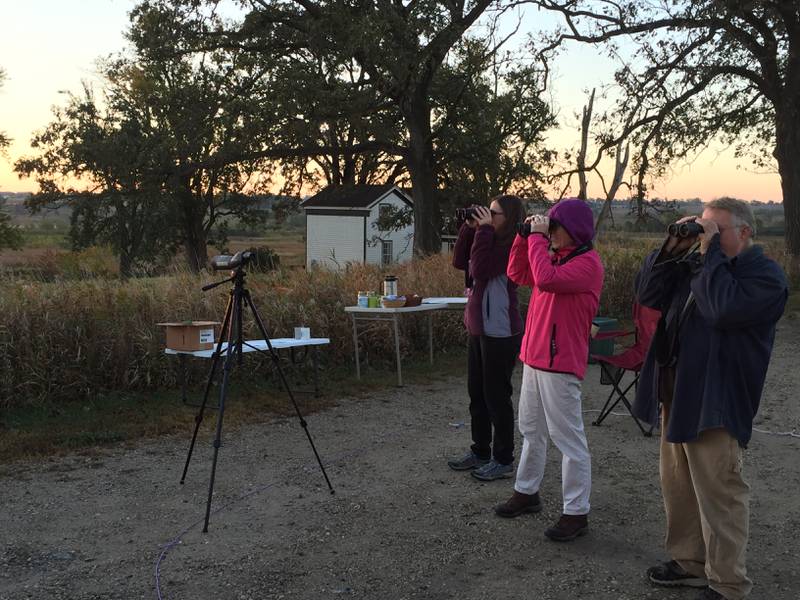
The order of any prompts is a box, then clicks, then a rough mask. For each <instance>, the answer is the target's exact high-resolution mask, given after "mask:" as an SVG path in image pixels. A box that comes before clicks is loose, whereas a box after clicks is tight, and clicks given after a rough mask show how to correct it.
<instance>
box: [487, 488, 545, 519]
mask: <svg viewBox="0 0 800 600" xmlns="http://www.w3.org/2000/svg"><path fill="white" fill-rule="evenodd" d="M540 510H542V503H541V501H540V500H539V492H536V493H535V494H523V493H522V492H518V491H517V490H514V494H513V495H512V496H511V498H509V499H508V500H506V501H505V502H503V503H502V504H498V505H497V506H495V507H494V514H496V515H497V516H498V517H503V518H506V519H513V518H514V517H518V516H520V515H523V514H525V513H537V512H539V511H540Z"/></svg>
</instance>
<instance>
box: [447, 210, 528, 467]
mask: <svg viewBox="0 0 800 600" xmlns="http://www.w3.org/2000/svg"><path fill="white" fill-rule="evenodd" d="M474 210H475V216H474V217H472V218H470V219H467V221H466V222H465V223H464V224H463V225H462V226H461V230H460V231H459V232H458V240H457V241H456V245H455V248H454V249H453V266H454V267H455V268H457V269H461V270H463V271H465V272H466V284H467V285H466V287H467V295H468V299H467V307H466V310H465V311H464V324H465V325H466V327H467V332H468V333H469V351H468V360H467V388H468V391H469V397H470V403H469V412H470V416H471V417H472V442H473V443H472V446H471V448H470V450H469V452H467V453H466V455H464V456H463V457H461V458H457V459H454V460H450V461H448V463H447V464H448V465H449V466H450V468H451V469H454V470H456V471H472V475H473V477H475V478H477V479H480V480H482V481H491V480H494V479H500V478H503V477H510V476H511V475H512V474H513V472H514V467H513V463H514V408H513V406H512V404H511V393H512V391H513V389H512V385H511V375H512V373H513V371H514V365H515V364H516V362H517V355H518V354H519V345H520V339H521V338H522V319H521V318H520V314H519V308H518V306H517V285H516V284H515V283H514V282H512V281H511V280H510V279H508V277H507V276H506V266H507V265H508V257H509V254H510V252H511V245H512V243H513V241H514V236H515V235H516V225H517V223H519V222H521V221H522V218H523V217H524V210H523V207H522V201H521V200H520V199H519V198H518V197H517V196H499V197H498V198H495V199H494V200H493V201H492V203H491V205H490V207H489V208H486V207H485V206H476V207H474ZM493 429H494V431H492V430H493Z"/></svg>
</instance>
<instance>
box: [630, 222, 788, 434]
mask: <svg viewBox="0 0 800 600" xmlns="http://www.w3.org/2000/svg"><path fill="white" fill-rule="evenodd" d="M637 282H638V283H637V296H638V300H639V302H640V303H641V304H643V305H644V306H649V307H651V308H656V309H658V310H660V311H662V323H660V324H659V325H660V326H659V329H658V331H657V332H656V335H655V336H654V338H653V342H652V344H651V346H650V349H649V351H648V353H647V358H646V359H645V362H644V365H643V367H642V372H641V379H640V383H639V386H638V390H637V393H636V401H635V403H634V407H633V409H634V414H635V415H636V416H637V417H639V418H640V419H642V420H644V421H646V422H648V423H651V424H655V423H656V422H657V419H658V389H659V381H658V379H659V374H660V368H659V364H658V362H657V360H656V355H657V350H658V349H661V353H660V356H659V359H661V360H662V361H663V359H664V356H663V355H664V354H665V353H666V352H664V350H665V349H671V350H672V352H673V354H674V357H675V361H676V362H675V393H674V397H673V401H672V405H671V408H670V417H669V423H668V424H667V430H666V432H665V434H666V436H667V441H669V442H672V443H679V442H689V441H692V440H694V439H696V438H697V436H698V435H699V434H700V432H701V431H704V430H706V429H713V428H718V427H725V428H726V429H727V430H728V431H729V432H730V434H731V435H732V436H733V437H735V438H736V439H737V440H739V444H740V445H742V446H746V445H747V443H748V442H749V441H750V436H751V435H752V431H753V417H755V415H756V412H757V411H758V406H759V403H760V401H761V391H762V389H763V387H764V379H765V378H766V375H767V367H768V365H769V358H770V354H771V353H772V345H773V342H774V340H775V324H776V323H777V321H778V319H779V318H780V317H781V315H782V314H783V309H784V307H785V305H786V300H787V297H788V286H787V283H786V277H785V275H784V273H783V270H782V269H781V268H780V266H779V265H778V264H777V263H776V262H775V261H773V260H771V259H769V258H767V257H766V256H764V253H763V251H762V249H761V248H760V247H759V246H752V247H750V248H748V249H747V250H745V251H744V252H742V253H741V254H739V255H738V256H737V257H734V258H732V259H729V258H727V257H726V256H725V255H724V254H723V253H722V250H721V248H720V245H719V236H715V237H714V239H712V240H711V243H710V245H709V247H708V250H707V252H706V254H705V256H704V257H700V256H699V255H696V254H695V255H691V256H689V257H687V258H686V259H682V260H675V259H666V260H664V259H663V257H662V258H661V259H659V251H656V252H654V253H652V254H650V255H649V256H648V257H647V258H646V259H645V261H644V265H643V267H642V270H641V271H640V272H639V276H638V280H637ZM690 291H691V293H692V294H693V296H694V300H693V302H689V303H688V304H687V299H688V298H689V292H690ZM679 320H680V321H681V324H680V327H677V323H678V321H679ZM676 329H677V334H676V335H675V336H674V338H675V339H674V340H672V339H670V337H672V336H673V333H674V332H675V330H676Z"/></svg>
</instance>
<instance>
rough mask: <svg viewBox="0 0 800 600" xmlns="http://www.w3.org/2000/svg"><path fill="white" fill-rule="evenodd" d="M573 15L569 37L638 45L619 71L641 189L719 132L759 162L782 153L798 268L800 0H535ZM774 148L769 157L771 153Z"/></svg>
mask: <svg viewBox="0 0 800 600" xmlns="http://www.w3.org/2000/svg"><path fill="white" fill-rule="evenodd" d="M532 3H534V4H536V5H538V6H540V7H543V8H546V9H548V10H551V11H555V12H557V13H558V14H560V15H561V16H562V17H563V19H564V23H565V25H566V28H565V30H564V31H562V32H560V33H559V34H558V35H557V36H556V38H555V39H554V40H553V41H552V43H551V44H550V45H549V46H548V49H552V48H555V47H557V46H558V45H560V44H561V43H563V42H564V41H566V40H576V41H580V42H585V43H591V44H608V45H609V47H610V48H611V51H612V52H614V53H615V54H616V53H620V52H624V51H625V50H626V49H627V48H633V50H632V56H631V57H630V60H628V61H626V62H625V64H624V65H623V66H622V67H621V68H620V70H619V71H618V72H617V74H616V81H617V83H618V84H619V86H620V88H621V90H622V94H621V100H620V110H621V111H624V112H625V114H626V115H628V117H629V118H628V119H627V123H626V127H625V128H624V130H623V131H621V132H619V135H618V136H616V137H615V138H614V139H608V140H606V141H605V147H607V148H611V147H614V146H616V145H617V144H618V143H619V142H620V141H621V140H622V139H625V138H626V137H628V136H629V135H633V136H634V137H635V138H636V145H637V147H638V148H639V151H638V154H637V156H636V157H635V161H634V162H635V166H636V168H637V173H638V188H639V189H638V192H637V195H638V196H639V198H642V197H643V196H644V194H645V181H644V176H645V174H647V173H651V172H653V171H654V170H655V172H656V173H658V171H659V170H660V169H663V168H664V167H665V165H667V164H669V163H670V162H671V161H674V160H676V159H679V158H684V157H687V156H689V155H691V154H692V153H694V152H696V151H697V150H698V149H701V148H702V147H703V146H704V145H705V144H707V143H708V141H709V140H710V139H711V138H713V137H714V136H719V137H720V138H721V139H723V140H724V141H727V142H730V143H733V144H735V145H736V146H737V148H738V152H739V155H740V156H749V157H750V158H751V159H752V160H753V161H754V163H755V164H756V165H758V166H764V165H767V164H769V163H770V162H771V161H772V160H773V159H774V161H775V162H776V163H777V167H778V172H779V173H780V176H781V187H782V191H783V209H784V216H785V220H786V247H787V251H788V254H789V256H790V259H791V264H790V271H791V275H792V276H793V278H795V281H796V280H797V279H796V278H797V277H798V276H800V162H798V161H797V156H800V5H799V4H798V3H797V2H796V1H795V0H771V1H767V0H752V1H740V0H725V1H720V0H676V1H674V2H669V3H652V2H648V1H647V0H624V1H622V2H617V3H611V2H603V1H601V0H570V1H561V0H533V2H532ZM770 155H771V157H770Z"/></svg>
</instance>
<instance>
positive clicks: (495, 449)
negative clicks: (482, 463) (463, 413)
mask: <svg viewBox="0 0 800 600" xmlns="http://www.w3.org/2000/svg"><path fill="white" fill-rule="evenodd" d="M521 340H522V334H518V335H515V336H511V337H504V338H493V337H488V336H485V335H471V336H470V337H469V349H468V358H467V389H468V390H469V398H470V402H469V414H470V415H471V416H472V441H473V444H472V451H473V452H474V453H475V455H476V456H479V457H480V458H484V459H488V458H490V457H493V458H494V459H495V460H496V461H497V462H499V463H500V464H503V465H508V464H511V463H512V462H514V407H513V405H512V404H511V393H512V392H513V388H512V386H511V375H512V373H513V372H514V365H516V363H517V355H518V354H519V346H520V341H521ZM492 427H494V440H493V439H492Z"/></svg>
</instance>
